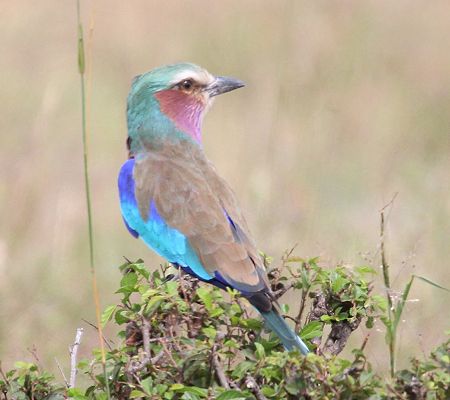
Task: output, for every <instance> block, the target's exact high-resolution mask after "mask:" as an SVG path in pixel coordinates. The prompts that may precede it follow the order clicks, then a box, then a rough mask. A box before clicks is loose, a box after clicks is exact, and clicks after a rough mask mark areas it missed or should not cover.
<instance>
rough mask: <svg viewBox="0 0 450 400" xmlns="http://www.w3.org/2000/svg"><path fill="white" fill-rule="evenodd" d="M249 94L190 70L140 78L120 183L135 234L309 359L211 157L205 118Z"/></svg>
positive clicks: (237, 83) (131, 98) (237, 84)
mask: <svg viewBox="0 0 450 400" xmlns="http://www.w3.org/2000/svg"><path fill="white" fill-rule="evenodd" d="M243 86H245V84H244V82H242V81H241V80H238V79H235V78H230V77H223V76H215V75H212V74H211V73H209V72H208V71H207V70H206V69H204V68H202V67H200V66H198V65H196V64H192V63H177V64H170V65H164V66H161V67H158V68H155V69H153V70H151V71H149V72H146V73H144V74H142V75H138V76H136V77H135V78H134V79H133V81H132V84H131V89H130V92H129V95H128V99H127V125H128V137H127V148H128V159H127V160H126V161H125V163H124V164H123V165H122V167H121V169H120V172H119V177H118V187H119V199H120V208H121V212H122V217H123V220H124V222H125V225H126V227H127V228H128V230H129V232H130V233H131V234H132V235H133V236H134V237H136V238H140V239H142V240H143V241H144V242H145V243H146V245H147V246H148V247H150V248H151V249H152V250H153V251H154V252H156V253H157V254H159V255H160V256H162V257H163V258H165V259H166V260H167V261H168V262H169V263H171V264H172V265H174V266H176V267H177V268H180V269H181V270H183V271H184V272H185V273H187V274H189V275H192V276H194V277H196V278H198V279H199V280H201V281H204V282H207V283H209V284H212V285H214V286H216V287H218V288H221V289H227V288H231V289H235V290H237V291H239V292H240V293H241V294H242V296H243V297H244V298H246V299H247V300H248V301H249V302H250V304H251V305H253V306H254V307H255V308H256V309H257V310H258V311H259V313H260V314H261V315H262V317H263V318H264V320H265V321H266V325H267V326H268V328H269V329H270V330H272V331H273V332H275V334H276V335H277V336H278V337H279V339H280V341H281V342H282V344H283V345H284V347H285V348H286V349H287V350H293V349H297V350H299V351H300V352H301V353H302V354H305V355H306V354H307V353H308V352H309V349H308V347H307V346H306V344H305V343H304V342H303V341H302V340H301V339H300V337H299V336H298V335H297V334H296V333H295V332H294V331H293V329H291V328H290V327H289V325H288V324H287V323H286V321H285V320H284V318H283V317H282V315H281V314H280V311H279V307H278V305H277V303H276V299H275V297H274V294H273V292H272V291H271V288H270V284H269V281H268V278H267V275H266V271H265V268H264V265H263V261H262V258H261V256H260V254H259V252H258V250H257V248H256V245H255V242H254V239H253V237H252V235H251V233H250V230H249V228H248V225H247V222H246V220H245V217H244V215H243V213H242V211H241V208H240V206H239V204H238V201H237V198H236V195H235V193H234V191H233V190H232V189H231V187H230V186H229V185H228V183H227V182H226V181H225V180H224V179H223V178H222V177H221V176H220V175H219V173H218V172H217V170H216V168H215V166H214V165H213V164H212V162H211V161H209V159H208V158H207V157H206V155H205V152H204V148H203V144H202V122H203V117H204V116H205V114H206V113H207V111H208V110H209V108H210V107H211V105H212V103H213V101H214V100H215V98H216V96H218V95H221V94H223V93H227V92H230V91H232V90H235V89H238V88H241V87H243Z"/></svg>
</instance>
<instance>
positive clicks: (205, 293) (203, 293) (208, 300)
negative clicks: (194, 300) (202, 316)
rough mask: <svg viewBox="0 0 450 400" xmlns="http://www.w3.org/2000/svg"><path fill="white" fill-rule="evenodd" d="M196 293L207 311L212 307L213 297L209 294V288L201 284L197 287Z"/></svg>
mask: <svg viewBox="0 0 450 400" xmlns="http://www.w3.org/2000/svg"><path fill="white" fill-rule="evenodd" d="M197 295H198V297H200V300H201V301H202V302H203V304H204V305H205V307H206V309H207V310H208V311H211V310H212V309H213V299H212V295H211V290H210V289H209V288H208V289H207V288H206V287H205V286H201V287H199V288H198V289H197Z"/></svg>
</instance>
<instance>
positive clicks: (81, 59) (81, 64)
mask: <svg viewBox="0 0 450 400" xmlns="http://www.w3.org/2000/svg"><path fill="white" fill-rule="evenodd" d="M80 8H81V7H80V0H77V22H78V71H79V73H80V86H81V115H82V117H81V124H82V139H83V166H84V184H85V192H86V208H87V218H88V235H89V266H90V271H91V277H92V292H93V297H94V303H95V316H96V319H97V326H98V336H99V342H100V350H101V360H102V365H103V373H104V378H105V389H106V394H107V397H108V399H110V398H111V396H110V392H109V382H108V376H107V372H106V354H105V344H104V341H103V332H102V325H101V320H100V300H99V294H98V287H97V276H96V271H95V263H94V235H93V227H92V225H93V224H92V219H93V218H92V206H91V191H90V181H89V163H88V143H87V138H88V127H87V118H86V109H87V107H86V102H87V101H86V89H85V72H86V58H85V52H84V37H83V25H82V22H81V12H80ZM90 38H92V29H91V35H90ZM91 42H92V40H90V41H89V43H88V45H89V49H90V48H91ZM91 59H92V57H89V59H88V61H89V68H88V73H89V74H90V73H91V68H90V65H91ZM88 100H89V99H88Z"/></svg>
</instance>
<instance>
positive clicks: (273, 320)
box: [261, 310, 309, 355]
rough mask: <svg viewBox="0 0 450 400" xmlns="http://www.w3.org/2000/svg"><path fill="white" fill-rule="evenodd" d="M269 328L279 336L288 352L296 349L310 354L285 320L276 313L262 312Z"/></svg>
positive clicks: (273, 311) (274, 311)
mask: <svg viewBox="0 0 450 400" xmlns="http://www.w3.org/2000/svg"><path fill="white" fill-rule="evenodd" d="M261 315H262V316H263V318H264V320H265V321H266V323H267V325H268V327H269V328H270V329H271V330H272V331H273V332H275V333H276V334H277V336H278V337H279V338H280V340H281V343H283V345H284V347H285V348H286V350H289V351H290V350H293V349H294V348H296V349H298V350H300V352H301V353H302V354H305V355H306V354H308V353H309V349H308V347H307V346H306V344H305V343H304V342H303V341H302V339H300V338H299V337H298V336H297V335H296V333H295V332H294V331H293V330H292V329H291V328H290V327H289V325H288V324H287V323H286V321H285V320H284V318H283V317H282V316H281V315H280V314H279V313H278V312H277V311H276V310H272V311H269V312H261Z"/></svg>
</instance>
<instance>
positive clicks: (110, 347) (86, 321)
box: [81, 318, 114, 350]
mask: <svg viewBox="0 0 450 400" xmlns="http://www.w3.org/2000/svg"><path fill="white" fill-rule="evenodd" d="M81 320H82V321H83V322H85V323H86V324H88V325H90V326H92V327H93V328H94V329H95V330H96V331H97V332H98V327H97V326H96V325H95V324H93V323H92V322H89V321H88V320H87V319H84V318H81ZM102 337H103V341H104V342H105V344H106V346H108V349H109V350H112V346H111V344H110V343H109V342H108V339H106V337H105V335H103V334H102ZM112 343H114V342H112Z"/></svg>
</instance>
